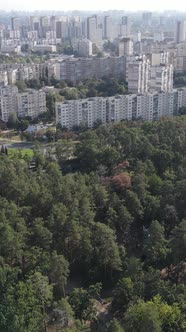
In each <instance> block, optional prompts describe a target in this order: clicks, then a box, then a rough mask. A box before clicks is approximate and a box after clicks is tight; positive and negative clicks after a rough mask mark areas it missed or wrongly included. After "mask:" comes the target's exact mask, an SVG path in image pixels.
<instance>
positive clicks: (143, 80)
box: [127, 56, 150, 93]
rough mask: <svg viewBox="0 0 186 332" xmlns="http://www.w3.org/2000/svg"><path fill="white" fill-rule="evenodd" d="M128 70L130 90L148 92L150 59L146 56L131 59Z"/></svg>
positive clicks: (132, 91) (131, 91)
mask: <svg viewBox="0 0 186 332" xmlns="http://www.w3.org/2000/svg"><path fill="white" fill-rule="evenodd" d="M127 71H128V73H127V74H128V90H129V92H130V93H147V92H148V91H149V77H150V61H149V60H148V59H147V58H146V56H142V57H141V58H136V59H135V60H131V61H129V62H128V64H127Z"/></svg>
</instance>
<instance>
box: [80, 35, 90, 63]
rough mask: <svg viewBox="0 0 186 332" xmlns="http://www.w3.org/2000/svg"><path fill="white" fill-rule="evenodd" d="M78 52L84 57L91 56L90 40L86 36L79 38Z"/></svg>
mask: <svg viewBox="0 0 186 332" xmlns="http://www.w3.org/2000/svg"><path fill="white" fill-rule="evenodd" d="M78 54H79V55H80V56H82V57H85V58H88V57H90V56H92V42H91V41H90V40H88V39H86V38H84V39H80V40H79V42H78Z"/></svg>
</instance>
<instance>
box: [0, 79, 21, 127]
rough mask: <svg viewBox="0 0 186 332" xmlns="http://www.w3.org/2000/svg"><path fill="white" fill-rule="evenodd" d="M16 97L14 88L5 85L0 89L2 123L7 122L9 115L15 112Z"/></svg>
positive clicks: (0, 116)
mask: <svg viewBox="0 0 186 332" xmlns="http://www.w3.org/2000/svg"><path fill="white" fill-rule="evenodd" d="M17 95H18V88H17V87H16V86H10V85H7V86H4V87H1V88H0V119H1V120H3V121H4V122H7V121H8V118H9V115H10V114H11V113H16V112H17Z"/></svg>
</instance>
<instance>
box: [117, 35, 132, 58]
mask: <svg viewBox="0 0 186 332" xmlns="http://www.w3.org/2000/svg"><path fill="white" fill-rule="evenodd" d="M133 52H134V43H133V40H132V39H130V38H123V39H121V40H120V42H119V56H125V55H133Z"/></svg>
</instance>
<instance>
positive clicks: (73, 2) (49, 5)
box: [0, 0, 186, 11]
mask: <svg viewBox="0 0 186 332" xmlns="http://www.w3.org/2000/svg"><path fill="white" fill-rule="evenodd" d="M72 9H73V10H75V9H79V10H109V9H122V10H133V11H135V10H157V11H163V10H172V9H177V10H179V11H184V10H186V1H185V0H163V1H162V0H153V1H152V0H127V1H125V0H112V1H111V0H110V1H109V0H0V10H72Z"/></svg>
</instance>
